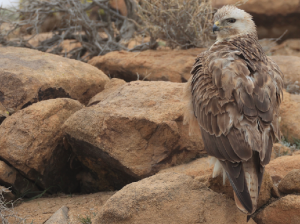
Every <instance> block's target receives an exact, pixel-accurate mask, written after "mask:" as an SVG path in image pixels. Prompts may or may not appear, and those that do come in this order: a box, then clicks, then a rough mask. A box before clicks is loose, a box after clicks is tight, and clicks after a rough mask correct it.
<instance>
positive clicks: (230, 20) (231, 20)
mask: <svg viewBox="0 0 300 224" xmlns="http://www.w3.org/2000/svg"><path fill="white" fill-rule="evenodd" d="M227 21H228V22H230V23H235V21H236V19H234V18H230V19H228V20H227Z"/></svg>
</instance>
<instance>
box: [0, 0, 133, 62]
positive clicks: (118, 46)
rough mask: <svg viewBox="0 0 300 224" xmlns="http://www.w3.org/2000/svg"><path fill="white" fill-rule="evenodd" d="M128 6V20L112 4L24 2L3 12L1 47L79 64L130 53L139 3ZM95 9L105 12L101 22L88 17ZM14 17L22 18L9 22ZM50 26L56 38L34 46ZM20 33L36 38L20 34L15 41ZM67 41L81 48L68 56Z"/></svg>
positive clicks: (79, 0) (48, 0) (59, 0)
mask: <svg viewBox="0 0 300 224" xmlns="http://www.w3.org/2000/svg"><path fill="white" fill-rule="evenodd" d="M125 2H126V6H127V12H128V13H127V17H125V16H123V15H121V14H120V13H119V12H118V11H116V10H113V9H112V8H111V7H110V1H109V0H92V1H86V0H22V2H21V6H20V9H16V10H7V9H2V12H5V13H4V14H2V15H3V16H1V17H0V26H1V25H4V24H6V28H7V29H6V30H5V31H3V30H2V32H1V33H0V44H2V45H4V46H16V47H27V48H31V49H37V50H40V51H43V52H49V53H53V54H58V55H62V56H66V57H70V58H74V59H78V60H87V59H89V58H91V57H93V56H97V55H103V54H106V53H108V52H111V51H119V50H128V49H127V47H126V44H124V43H126V40H127V39H130V38H131V37H132V36H133V34H134V32H135V27H136V25H135V21H134V20H133V19H134V16H135V14H134V12H135V5H136V3H135V0H125ZM94 7H98V8H100V9H101V10H102V12H104V15H103V16H102V17H101V19H100V20H92V19H90V18H89V16H88V12H89V11H90V10H91V9H92V8H94ZM0 9H1V8H0ZM11 15H18V16H17V19H14V20H11V19H9V18H11ZM49 18H50V19H49ZM55 18H59V19H58V20H55ZM46 23H50V24H49V25H50V26H51V25H52V26H53V27H52V29H53V35H50V36H49V37H47V38H46V39H45V40H43V41H40V42H39V43H38V45H37V46H33V45H32V44H31V43H30V40H31V39H33V38H34V36H35V35H37V34H39V33H40V32H41V31H42V30H41V28H42V27H43V26H46ZM20 29H23V33H24V30H25V31H26V32H25V33H26V35H28V33H30V34H32V35H31V36H29V37H28V36H26V35H25V34H22V32H19V35H18V36H15V35H14V38H11V34H12V33H15V32H16V31H17V30H20ZM103 34H104V35H103ZM64 40H72V41H73V43H80V45H78V47H76V48H74V49H71V50H69V51H68V52H66V51H64V50H63V48H62V42H63V41H64ZM134 50H135V49H132V51H134Z"/></svg>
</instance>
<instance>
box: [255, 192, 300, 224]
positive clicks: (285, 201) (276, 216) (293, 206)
mask: <svg viewBox="0 0 300 224" xmlns="http://www.w3.org/2000/svg"><path fill="white" fill-rule="evenodd" d="M299 210H300V196H299V195H287V196H285V197H282V198H280V199H279V200H277V201H275V202H273V203H272V204H270V205H269V206H267V207H266V208H265V209H263V210H262V211H261V212H259V213H258V214H257V216H256V217H255V218H254V219H255V221H256V222H257V224H287V223H288V224H299V220H300V213H299Z"/></svg>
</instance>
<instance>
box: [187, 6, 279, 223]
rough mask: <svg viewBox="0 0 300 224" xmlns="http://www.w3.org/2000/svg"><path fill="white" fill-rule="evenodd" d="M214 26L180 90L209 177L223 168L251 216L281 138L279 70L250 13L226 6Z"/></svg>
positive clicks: (236, 199)
mask: <svg viewBox="0 0 300 224" xmlns="http://www.w3.org/2000/svg"><path fill="white" fill-rule="evenodd" d="M212 29H213V32H214V33H216V35H217V41H216V42H215V43H214V44H213V45H212V46H211V47H210V48H209V49H208V50H207V51H205V52H202V53H201V54H200V55H199V56H198V57H197V58H196V61H195V64H194V66H193V68H192V71H191V74H192V76H191V78H190V79H189V81H188V82H187V85H186V88H185V90H184V92H185V98H186V100H188V102H189V103H188V106H187V111H186V112H185V117H184V122H185V123H189V127H190V134H191V132H197V131H201V135H202V139H203V142H204V146H205V150H206V151H207V153H208V154H209V155H210V156H212V157H213V158H214V160H215V166H214V171H213V177H214V176H216V175H217V174H219V173H220V172H222V171H223V174H225V175H223V177H224V176H227V177H228V179H229V181H230V184H231V186H232V188H233V190H234V198H235V202H236V205H237V207H238V208H239V209H240V210H241V211H242V212H244V213H246V214H248V218H249V215H251V214H253V213H254V212H255V210H256V208H257V200H258V195H259V191H260V187H261V184H262V178H263V174H264V167H265V166H266V165H267V164H268V163H269V161H270V157H271V152H272V145H273V142H274V141H275V140H276V138H277V139H280V130H279V121H278V118H279V105H280V102H281V100H282V96H283V93H282V89H283V74H282V73H281V71H280V69H279V68H278V66H277V65H276V64H275V63H274V62H273V61H272V60H271V59H270V58H268V57H267V56H266V55H265V53H264V52H263V49H262V47H261V46H260V44H259V42H258V37H257V32H256V27H255V24H254V22H253V20H252V16H251V15H250V14H248V13H246V12H245V11H243V10H241V9H238V8H237V7H235V6H224V7H222V8H220V9H219V10H218V11H217V12H216V13H215V15H214V25H213V27H212ZM199 134H200V133H199Z"/></svg>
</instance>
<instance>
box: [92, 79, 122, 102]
mask: <svg viewBox="0 0 300 224" xmlns="http://www.w3.org/2000/svg"><path fill="white" fill-rule="evenodd" d="M124 84H126V82H125V81H124V80H123V79H116V78H112V79H110V80H109V81H108V82H107V83H106V84H105V86H104V90H103V91H102V92H100V93H98V94H97V95H96V96H94V97H93V98H92V99H91V100H90V101H89V103H88V105H87V106H92V105H94V104H97V103H100V102H101V101H102V100H104V99H105V97H107V96H108V95H109V94H110V93H112V92H113V91H115V90H116V89H118V88H119V87H121V86H122V85H124Z"/></svg>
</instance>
